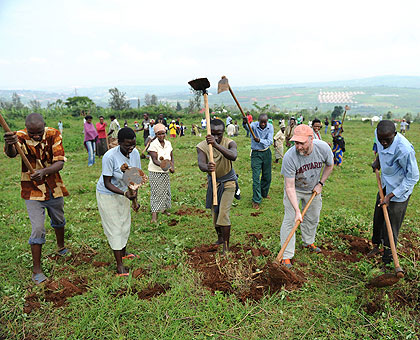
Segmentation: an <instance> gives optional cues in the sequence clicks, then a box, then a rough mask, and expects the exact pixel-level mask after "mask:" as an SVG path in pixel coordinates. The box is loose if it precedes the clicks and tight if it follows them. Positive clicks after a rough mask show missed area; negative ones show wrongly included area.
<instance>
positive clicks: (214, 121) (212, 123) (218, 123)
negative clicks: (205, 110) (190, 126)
mask: <svg viewBox="0 0 420 340" xmlns="http://www.w3.org/2000/svg"><path fill="white" fill-rule="evenodd" d="M210 126H223V130H224V129H225V123H223V120H221V119H219V118H213V119H212V120H211V121H210Z"/></svg>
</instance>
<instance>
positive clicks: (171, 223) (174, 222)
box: [168, 218, 178, 227]
mask: <svg viewBox="0 0 420 340" xmlns="http://www.w3.org/2000/svg"><path fill="white" fill-rule="evenodd" d="M177 224H178V220H176V219H174V218H173V219H172V220H170V221H169V222H168V226H170V227H173V226H175V225H177Z"/></svg>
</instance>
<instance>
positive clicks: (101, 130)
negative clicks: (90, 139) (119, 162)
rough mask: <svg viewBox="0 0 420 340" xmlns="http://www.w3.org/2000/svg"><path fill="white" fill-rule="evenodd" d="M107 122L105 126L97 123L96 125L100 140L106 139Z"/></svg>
mask: <svg viewBox="0 0 420 340" xmlns="http://www.w3.org/2000/svg"><path fill="white" fill-rule="evenodd" d="M105 128H106V122H104V123H103V124H101V123H99V122H97V123H96V131H98V138H106V130H105Z"/></svg>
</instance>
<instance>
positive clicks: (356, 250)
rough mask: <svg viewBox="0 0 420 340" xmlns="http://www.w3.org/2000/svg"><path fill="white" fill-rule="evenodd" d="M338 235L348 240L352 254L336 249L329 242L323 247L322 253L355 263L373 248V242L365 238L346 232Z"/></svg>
mask: <svg viewBox="0 0 420 340" xmlns="http://www.w3.org/2000/svg"><path fill="white" fill-rule="evenodd" d="M338 236H339V237H341V238H342V239H344V240H346V241H347V243H348V245H349V250H350V254H346V253H343V252H338V251H336V250H334V249H336V247H335V246H334V245H331V244H327V245H325V247H324V248H322V249H321V253H322V254H324V255H326V256H327V257H330V258H332V259H334V260H335V261H338V262H353V263H354V262H359V261H360V260H361V258H362V256H361V255H367V253H369V251H370V250H371V248H372V243H371V242H370V241H369V240H367V239H365V238H362V237H358V236H353V235H345V234H339V235H338Z"/></svg>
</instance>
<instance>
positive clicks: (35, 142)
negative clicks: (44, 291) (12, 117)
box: [4, 113, 69, 285]
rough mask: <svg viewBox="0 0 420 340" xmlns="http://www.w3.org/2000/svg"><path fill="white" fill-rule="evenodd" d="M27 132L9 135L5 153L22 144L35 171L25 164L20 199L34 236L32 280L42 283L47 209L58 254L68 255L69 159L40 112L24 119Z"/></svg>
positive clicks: (58, 135)
mask: <svg viewBox="0 0 420 340" xmlns="http://www.w3.org/2000/svg"><path fill="white" fill-rule="evenodd" d="M25 126H26V129H24V130H20V131H18V132H6V133H5V135H4V141H5V146H4V151H5V153H6V155H7V156H8V157H11V158H14V157H16V155H17V150H16V147H15V144H16V143H17V142H19V144H20V146H21V148H22V149H23V152H24V153H25V155H26V157H27V158H28V161H29V163H30V164H31V165H32V167H33V168H34V169H35V172H34V173H33V174H30V173H29V171H28V170H29V169H28V168H27V167H26V165H25V163H23V162H22V175H21V182H20V183H21V197H22V198H23V199H24V200H25V203H26V209H27V210H28V216H29V220H30V221H31V225H32V233H31V237H30V238H29V244H30V246H31V252H32V262H33V269H32V281H33V282H34V283H35V284H37V285H38V284H40V283H42V282H44V281H45V280H47V277H46V276H45V274H44V273H43V272H42V269H41V249H42V245H43V244H44V243H45V226H44V223H45V209H47V212H48V216H49V217H50V219H51V227H53V228H54V231H55V236H56V238H57V246H58V255H61V256H63V255H65V254H66V253H67V252H68V250H67V248H66V247H65V246H64V226H65V224H66V219H65V218H64V199H63V197H64V196H68V194H69V193H68V192H67V189H66V187H65V186H64V184H63V181H62V179H61V177H60V174H59V171H60V170H61V169H62V168H63V166H64V162H65V161H66V157H64V149H63V143H62V138H61V133H60V132H59V131H58V130H56V129H53V128H50V127H46V126H45V122H44V119H43V118H42V116H41V115H40V114H39V113H31V114H30V115H28V116H27V117H26V120H25Z"/></svg>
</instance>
